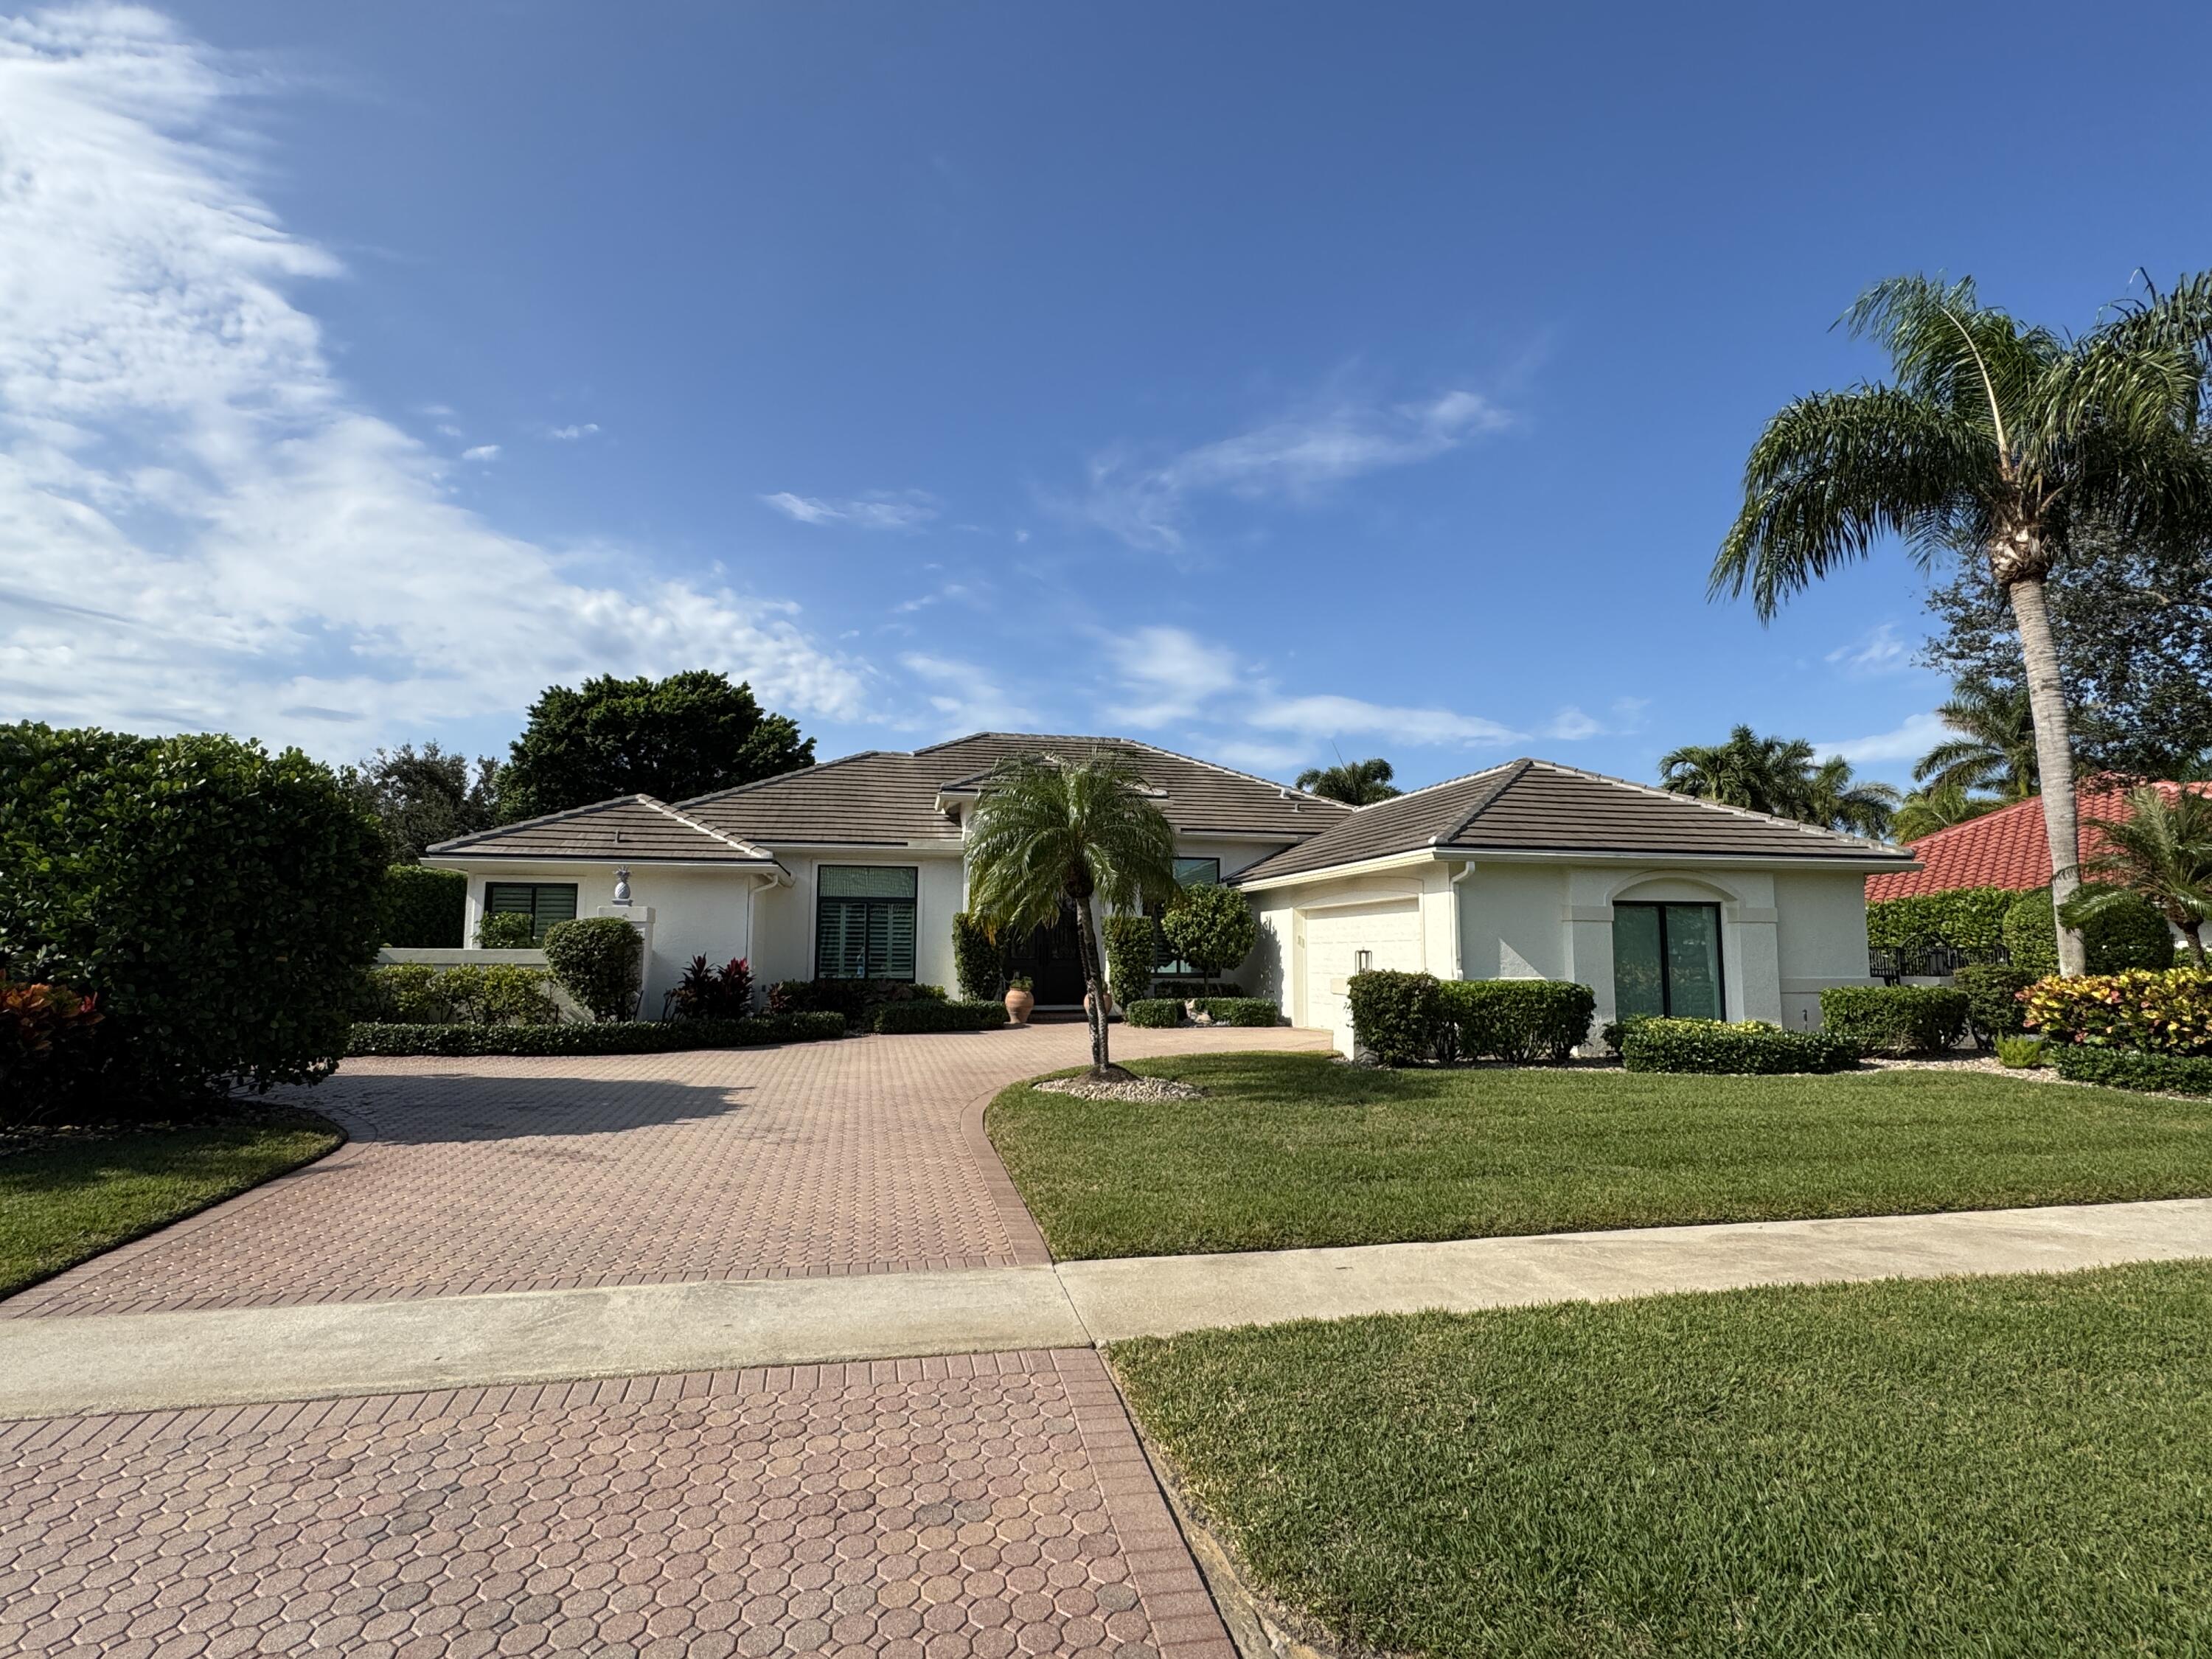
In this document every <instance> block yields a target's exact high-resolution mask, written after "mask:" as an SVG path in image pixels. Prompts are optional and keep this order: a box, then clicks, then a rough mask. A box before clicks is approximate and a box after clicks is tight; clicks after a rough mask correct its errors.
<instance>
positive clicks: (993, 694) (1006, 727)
mask: <svg viewBox="0 0 2212 1659" xmlns="http://www.w3.org/2000/svg"><path fill="white" fill-rule="evenodd" d="M899 665H900V666H901V667H902V668H904V669H905V670H906V671H907V672H908V673H909V674H912V675H913V676H914V677H915V678H916V679H918V680H921V682H922V683H923V684H925V685H927V686H929V687H932V688H933V689H932V690H928V691H926V692H925V693H924V694H923V696H924V698H925V700H926V701H927V702H928V704H929V706H930V707H931V708H933V709H935V710H936V711H937V713H938V715H939V720H938V721H937V722H936V725H935V727H934V729H935V730H937V731H939V732H944V733H947V734H951V733H963V732H1018V731H1021V730H1022V729H1023V728H1024V727H1025V726H1030V725H1033V724H1034V723H1035V721H1036V715H1035V714H1032V713H1031V712H1030V709H1029V708H1027V706H1025V705H1024V703H1022V702H1020V701H1019V700H1018V699H1017V698H1015V697H1013V696H1010V695H1009V694H1008V693H1007V692H1006V691H1005V690H1001V689H1000V686H999V684H998V683H997V682H996V681H995V680H994V679H993V678H991V676H990V673H989V672H988V671H987V670H985V669H981V668H979V667H977V666H976V665H975V664H974V663H970V662H960V661H957V660H956V659H953V658H951V657H933V656H929V655H927V654H925V653H921V652H908V653H907V654H906V655H904V656H902V657H901V658H900V659H899Z"/></svg>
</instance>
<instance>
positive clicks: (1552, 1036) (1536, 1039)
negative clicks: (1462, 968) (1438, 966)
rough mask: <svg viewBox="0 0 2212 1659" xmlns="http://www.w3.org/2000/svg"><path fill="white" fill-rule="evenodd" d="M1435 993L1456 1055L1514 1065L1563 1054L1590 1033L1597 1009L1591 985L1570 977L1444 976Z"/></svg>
mask: <svg viewBox="0 0 2212 1659" xmlns="http://www.w3.org/2000/svg"><path fill="white" fill-rule="evenodd" d="M1437 996H1438V997H1439V998H1440V999H1441V1000H1442V1005H1443V1018H1444V1020H1445V1023H1446V1025H1447V1026H1448V1028H1449V1031H1450V1035H1451V1038H1452V1046H1453V1048H1454V1049H1455V1051H1456V1053H1457V1054H1458V1055H1459V1058H1461V1059H1462V1060H1477V1059H1480V1058H1482V1057H1484V1056H1488V1057H1489V1058H1491V1059H1493V1060H1506V1061H1509V1062H1510V1063H1511V1064H1513V1065H1516V1066H1527V1065H1528V1064H1530V1063H1531V1062H1533V1061H1534V1060H1565V1058H1566V1057H1567V1056H1568V1055H1569V1054H1571V1053H1573V1052H1574V1050H1575V1048H1576V1047H1577V1045H1578V1044H1580V1043H1582V1042H1586V1041H1587V1040H1588V1039H1589V1027H1590V1017H1591V1016H1592V1015H1593V1014H1594V1013H1595V1012H1596V1011H1597V998H1596V996H1595V994H1593V993H1592V991H1591V990H1590V987H1589V986H1587V985H1577V984H1575V983H1574V982H1573V981H1571V980H1553V979H1463V980H1446V981H1444V982H1443V984H1442V985H1440V986H1439V987H1437Z"/></svg>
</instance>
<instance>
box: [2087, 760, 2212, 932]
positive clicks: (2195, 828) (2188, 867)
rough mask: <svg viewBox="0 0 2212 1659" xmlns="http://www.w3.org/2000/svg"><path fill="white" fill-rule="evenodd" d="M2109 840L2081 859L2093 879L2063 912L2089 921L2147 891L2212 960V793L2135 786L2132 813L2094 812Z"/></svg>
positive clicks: (2147, 899) (2154, 903) (2131, 795)
mask: <svg viewBox="0 0 2212 1659" xmlns="http://www.w3.org/2000/svg"><path fill="white" fill-rule="evenodd" d="M2089 823H2090V825H2091V827H2092V828H2093V829H2096V830H2097V831H2098V832H2099V833H2100V835H2101V836H2103V838H2104V844H2103V845H2102V846H2101V847H2100V848H2098V849H2097V850H2096V851H2095V852H2094V853H2092V854H2090V855H2089V856H2088V858H2087V860H2084V861H2083V863H2082V866H2081V873H2082V874H2083V875H2084V876H2085V877H2087V878H2088V880H2089V881H2090V882H2092V883H2095V884H2100V885H2091V886H2085V887H2083V888H2082V889H2081V891H2080V892H2079V893H2078V894H2076V895H2075V897H2074V899H2073V901H2072V902H2071V903H2070V904H2069V906H2068V907H2067V909H2066V910H2065V911H2064V912H2063V913H2062V914H2063V919H2064V920H2065V921H2067V922H2068V923H2069V925H2071V926H2074V927H2081V926H2082V925H2084V924H2085V923H2087V922H2091V921H2095V920H2096V919H2097V918H2098V917H2100V916H2101V915H2106V913H2107V912H2109V911H2112V910H2113V909H2116V908H2118V905H2119V902H2121V901H2122V900H2124V899H2129V898H2134V899H2140V900H2142V901H2143V902H2146V903H2148V904H2149V905H2150V906H2151V908H2153V909H2154V910H2156V911H2157V912H2158V913H2159V914H2160V915H2162V916H2164V917H2165V918H2166V921H2170V922H2172V924H2173V925H2174V926H2175V927H2178V928H2179V929H2180V930H2181V936H2182V937H2183V938H2184V939H2187V940H2188V941H2189V953H2190V955H2191V956H2193V957H2196V958H2197V966H2199V967H2200V968H2201V967H2203V965H2204V940H2203V931H2202V930H2203V926H2204V923H2205V921H2206V919H2207V918H2208V917H2212V799H2208V798H2207V797H2206V796H2204V795H2202V794H2199V793H2197V791H2195V790H2193V789H2184V790H2180V791H2179V792H2177V793H2175V794H2174V795H2172V797H2171V798H2169V797H2168V796H2167V795H2166V793H2165V792H2163V791H2162V790H2159V789H2154V788H2151V787H2148V786H2146V787H2142V788H2138V789H2130V791H2128V812H2127V816H2126V817H2124V818H2091V819H2090V820H2089Z"/></svg>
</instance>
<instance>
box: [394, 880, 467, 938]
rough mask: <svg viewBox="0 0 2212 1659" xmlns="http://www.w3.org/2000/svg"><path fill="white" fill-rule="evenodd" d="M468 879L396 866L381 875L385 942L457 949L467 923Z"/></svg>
mask: <svg viewBox="0 0 2212 1659" xmlns="http://www.w3.org/2000/svg"><path fill="white" fill-rule="evenodd" d="M468 908H469V878H467V877H466V876H465V875H463V874H462V873H461V872H459V871H458V870H433V869H431V868H430V867H429V866H428V865H422V864H395V865H393V866H392V867H391V868H390V869H388V870H386V872H384V942H385V943H386V945H403V946H407V947H410V948H428V949H431V950H447V951H451V950H459V948H460V943H461V930H462V928H463V927H464V926H465V924H466V922H467V920H468V915H467V913H468Z"/></svg>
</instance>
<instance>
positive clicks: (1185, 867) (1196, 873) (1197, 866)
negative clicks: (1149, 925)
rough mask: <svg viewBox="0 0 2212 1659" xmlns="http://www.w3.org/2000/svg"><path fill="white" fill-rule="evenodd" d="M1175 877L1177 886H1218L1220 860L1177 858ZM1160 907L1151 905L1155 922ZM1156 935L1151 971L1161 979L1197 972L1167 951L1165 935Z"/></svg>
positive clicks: (1193, 975) (1191, 976)
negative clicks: (1156, 940)
mask: <svg viewBox="0 0 2212 1659" xmlns="http://www.w3.org/2000/svg"><path fill="white" fill-rule="evenodd" d="M1175 878H1176V886H1178V887H1218V886H1219V885H1220V884H1221V860H1219V859H1177V860H1176V861H1175ZM1159 914H1160V907H1159V906H1158V905H1155V906H1153V907H1152V919H1153V921H1155V922H1157V921H1158V919H1159ZM1157 937H1158V944H1157V945H1156V947H1155V948H1156V950H1157V951H1158V960H1157V961H1156V962H1155V963H1154V965H1153V969H1152V971H1153V972H1155V973H1157V974H1158V975H1160V976H1161V977H1162V978H1163V979H1173V978H1176V977H1177V976H1178V975H1180V976H1182V977H1183V978H1186V979H1188V978H1194V977H1195V976H1196V975H1197V973H1198V969H1195V968H1194V967H1192V966H1191V965H1190V964H1189V963H1187V962H1185V961H1184V960H1182V957H1177V956H1175V955H1173V954H1171V953H1170V951H1169V949H1168V940H1167V935H1166V934H1164V933H1160V934H1158V936H1157Z"/></svg>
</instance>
